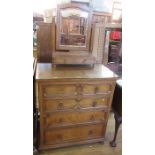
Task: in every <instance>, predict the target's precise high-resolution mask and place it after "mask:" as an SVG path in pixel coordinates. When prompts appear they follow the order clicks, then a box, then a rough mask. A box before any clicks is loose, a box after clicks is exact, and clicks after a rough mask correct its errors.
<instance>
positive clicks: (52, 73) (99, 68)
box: [36, 63, 118, 82]
mask: <svg viewBox="0 0 155 155" xmlns="http://www.w3.org/2000/svg"><path fill="white" fill-rule="evenodd" d="M117 78H118V76H117V75H116V74H114V73H113V72H112V71H111V70H110V69H108V68H107V67H106V66H104V65H102V64H95V65H94V67H93V68H92V67H91V68H89V67H84V66H83V67H81V66H80V67H78V66H76V67H75V66H74V67H73V66H67V67H64V66H63V67H59V68H56V67H55V68H54V67H53V66H52V64H51V63H37V69H36V80H47V79H49V80H53V79H62V80H64V79H67V81H68V82H69V81H71V80H72V81H73V80H74V81H77V80H79V81H81V79H83V81H89V80H93V81H95V80H96V81H99V80H102V79H104V81H107V80H110V81H112V80H113V81H115V80H116V79H117ZM68 79H69V80H68Z"/></svg>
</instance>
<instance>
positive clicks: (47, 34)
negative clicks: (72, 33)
mask: <svg viewBox="0 0 155 155" xmlns="http://www.w3.org/2000/svg"><path fill="white" fill-rule="evenodd" d="M37 25H38V26H39V29H38V30H37V44H38V45H37V47H38V54H37V58H38V62H51V61H52V24H50V23H37Z"/></svg>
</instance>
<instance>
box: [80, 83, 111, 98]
mask: <svg viewBox="0 0 155 155" xmlns="http://www.w3.org/2000/svg"><path fill="white" fill-rule="evenodd" d="M111 90H112V87H111V85H110V84H100V85H91V84H89V85H88V84H87V85H84V86H83V92H82V93H83V94H91V95H95V94H104V93H107V92H108V91H111Z"/></svg>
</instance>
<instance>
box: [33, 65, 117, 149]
mask: <svg viewBox="0 0 155 155" xmlns="http://www.w3.org/2000/svg"><path fill="white" fill-rule="evenodd" d="M116 79H117V76H116V75H115V74H114V73H113V72H111V71H110V70H109V69H107V68H106V67H105V66H103V65H95V66H94V67H93V68H81V67H76V68H73V67H67V68H65V67H64V68H61V67H60V68H59V67H58V68H54V67H52V65H51V64H48V63H47V64H45V63H38V64H37V70H36V80H37V86H38V99H39V100H38V101H39V111H40V145H39V148H40V150H43V149H49V148H58V147H63V146H71V145H76V144H84V143H92V142H102V141H104V136H105V131H106V126H107V121H108V114H109V111H110V107H111V101H112V97H113V92H114V88H115V82H116Z"/></svg>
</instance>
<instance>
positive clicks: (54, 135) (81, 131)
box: [45, 124, 103, 144]
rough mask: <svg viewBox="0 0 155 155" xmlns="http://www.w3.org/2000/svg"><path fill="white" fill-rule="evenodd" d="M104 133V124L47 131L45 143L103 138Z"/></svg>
mask: <svg viewBox="0 0 155 155" xmlns="http://www.w3.org/2000/svg"><path fill="white" fill-rule="evenodd" d="M102 133H103V124H95V125H89V126H82V127H74V128H64V129H61V128H59V129H57V130H47V131H46V132H45V143H46V144H56V143H64V142H76V141H81V140H88V139H95V138H101V137H102Z"/></svg>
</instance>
